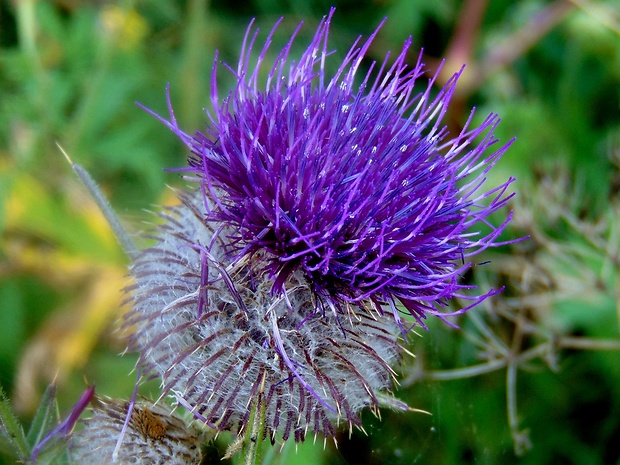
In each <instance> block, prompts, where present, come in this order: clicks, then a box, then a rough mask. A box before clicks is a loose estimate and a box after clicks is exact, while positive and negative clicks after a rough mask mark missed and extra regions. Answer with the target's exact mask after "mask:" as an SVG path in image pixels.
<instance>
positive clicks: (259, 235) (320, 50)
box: [160, 9, 513, 329]
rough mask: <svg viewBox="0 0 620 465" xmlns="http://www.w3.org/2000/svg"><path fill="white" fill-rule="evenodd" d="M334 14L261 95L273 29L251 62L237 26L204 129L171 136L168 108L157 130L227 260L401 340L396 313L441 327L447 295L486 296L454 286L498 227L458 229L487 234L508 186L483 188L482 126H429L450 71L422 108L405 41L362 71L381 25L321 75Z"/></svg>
mask: <svg viewBox="0 0 620 465" xmlns="http://www.w3.org/2000/svg"><path fill="white" fill-rule="evenodd" d="M333 13H334V10H333V9H332V11H331V12H330V14H329V15H328V16H327V17H326V18H324V19H323V21H322V22H321V23H320V25H319V27H318V29H317V31H316V34H315V36H314V39H313V40H312V42H311V43H310V46H309V47H308V48H307V50H306V51H305V52H304V53H303V54H302V56H301V58H300V59H299V60H297V61H295V60H293V58H292V57H291V56H290V51H291V47H292V44H293V41H294V39H295V35H296V33H295V34H293V37H292V38H291V39H290V41H289V42H288V44H287V45H286V46H285V47H284V49H283V50H282V51H281V52H280V53H279V55H278V56H277V59H276V60H275V63H274V65H273V66H272V67H271V68H270V69H269V73H268V77H267V79H266V82H264V83H261V80H260V78H259V75H260V74H261V71H262V70H263V69H264V68H265V66H266V65H265V64H264V61H265V57H266V54H267V51H268V49H269V46H270V42H271V37H272V36H273V34H274V32H275V29H276V28H275V27H274V29H273V30H272V31H271V33H270V34H269V37H268V39H267V40H266V42H265V45H263V47H262V49H260V52H259V54H258V59H257V61H256V62H255V63H252V60H251V55H252V54H251V52H252V50H254V49H255V48H257V44H256V40H257V32H258V31H257V30H256V31H255V30H253V28H252V25H250V27H249V28H248V31H247V34H246V37H245V40H244V46H243V50H242V54H241V58H240V60H239V64H238V66H237V68H236V69H232V68H229V67H226V68H227V69H228V70H229V71H230V72H232V73H233V74H234V75H235V77H236V79H237V85H236V87H235V88H234V89H233V90H232V91H231V92H230V93H229V94H227V95H225V96H224V97H223V98H220V94H219V91H218V89H217V85H216V71H217V68H218V64H217V58H216V64H215V65H214V68H213V77H212V103H213V107H214V108H215V111H214V113H212V114H209V120H210V121H209V125H208V127H207V128H206V130H204V131H202V132H196V133H195V134H193V135H190V134H188V133H186V132H184V131H183V130H182V129H180V128H179V127H178V125H177V122H176V120H175V117H174V114H173V111H172V107H171V106H170V107H169V111H170V120H169V121H165V120H163V121H164V122H165V123H166V124H167V125H168V127H169V128H170V129H172V130H173V131H174V133H175V134H177V135H178V136H179V137H180V138H181V140H182V141H183V142H184V143H185V144H186V145H187V146H188V147H189V149H190V150H191V156H190V158H189V164H190V168H187V169H185V170H186V171H190V172H192V173H194V174H196V175H198V176H199V178H200V179H201V182H202V188H203V191H204V195H205V197H208V198H210V199H214V207H212V208H211V207H209V206H208V203H209V202H210V201H209V202H205V207H206V208H208V210H207V211H206V217H205V220H206V221H212V220H216V221H221V222H223V223H226V224H228V225H230V227H231V229H232V230H233V231H234V233H233V235H234V237H233V238H231V239H232V240H233V243H234V244H235V245H236V247H237V256H244V255H248V256H250V255H253V254H256V253H257V252H260V253H261V255H262V256H263V259H264V261H265V267H266V269H267V270H268V271H269V273H270V276H271V277H272V280H273V287H272V292H274V293H275V294H278V293H281V292H282V291H283V290H284V287H283V285H284V283H285V282H286V281H287V279H289V277H290V276H291V275H292V274H293V273H295V272H296V271H297V270H301V271H303V273H304V274H305V275H306V276H307V277H308V279H309V281H310V282H311V283H312V286H313V290H314V292H316V293H317V294H318V295H320V296H322V297H329V298H330V299H331V300H332V301H334V302H336V305H339V303H343V302H348V303H353V302H360V301H362V300H365V299H370V300H371V301H372V302H374V305H375V306H376V308H377V310H379V312H381V311H382V310H381V309H382V308H384V307H385V306H386V305H387V308H389V309H390V310H389V312H390V313H393V314H394V316H395V317H396V319H397V321H398V323H399V325H400V326H401V329H403V325H402V323H401V322H400V319H399V316H398V311H397V310H396V308H397V307H396V304H397V303H398V302H400V303H402V305H404V307H406V308H407V310H408V311H409V312H410V313H411V315H412V316H413V317H414V318H415V319H416V320H417V322H418V323H420V324H422V319H423V318H425V317H426V315H427V314H434V315H439V316H442V317H443V316H445V315H447V313H446V312H445V305H446V302H447V301H448V300H449V299H450V298H451V297H454V296H459V297H464V298H466V299H470V300H472V301H473V303H472V305H470V306H469V307H471V306H473V305H475V304H477V303H478V302H480V301H481V300H483V299H484V298H486V297H487V296H489V295H491V294H493V293H495V292H497V291H496V290H491V291H489V292H487V293H486V294H483V295H480V296H475V297H472V296H465V295H462V293H461V291H462V290H463V289H464V288H469V287H470V286H466V285H463V284H460V283H459V281H458V280H459V276H460V275H462V274H463V272H464V271H465V270H466V269H468V268H469V267H470V266H471V262H469V261H468V259H469V258H470V257H472V256H473V255H475V254H477V253H479V252H481V251H482V250H484V249H486V248H487V247H492V246H497V245H499V244H500V243H499V242H498V241H497V238H498V236H499V235H500V233H501V232H502V230H503V229H504V227H505V226H506V224H507V223H508V221H509V220H510V216H511V215H510V214H509V215H508V217H507V219H506V220H505V221H504V222H503V223H502V224H501V225H500V226H499V227H493V226H491V229H490V232H489V233H488V234H486V235H481V234H479V233H476V232H471V231H470V227H471V226H473V225H475V224H476V223H483V224H485V225H487V226H490V224H489V222H488V221H487V217H488V216H489V215H491V214H492V213H494V212H496V211H497V210H499V209H500V208H502V207H504V206H505V204H506V202H507V201H508V199H509V198H510V197H511V196H512V195H511V194H510V193H508V187H509V185H510V184H511V183H512V181H513V179H512V178H511V179H508V180H507V181H506V182H505V183H503V184H501V185H499V186H494V187H492V188H487V187H486V186H485V181H486V176H487V173H488V171H489V170H490V169H491V168H492V166H493V165H494V164H495V163H496V162H497V160H498V159H499V158H500V157H501V155H502V154H503V153H504V151H505V150H506V149H507V147H508V145H510V142H508V143H507V144H505V145H503V146H501V147H499V148H497V149H493V150H490V149H491V147H492V146H494V145H495V144H496V143H497V142H498V140H497V139H496V137H495V136H494V135H493V130H494V128H495V127H496V126H497V124H498V123H499V118H498V116H497V115H495V114H491V115H489V116H488V117H487V118H486V119H485V120H484V121H483V122H482V124H481V125H480V126H478V127H473V128H472V127H470V123H471V121H472V116H473V111H472V116H470V118H469V120H468V121H467V123H466V125H465V127H464V129H463V130H462V131H461V132H460V133H459V134H458V135H456V136H455V137H451V136H449V134H448V131H447V129H446V127H445V125H443V124H442V118H443V116H444V114H445V113H446V110H447V108H448V105H449V103H450V99H451V97H452V94H453V92H454V88H455V86H456V83H457V80H458V78H459V76H460V74H461V72H462V70H461V71H459V72H458V73H456V74H454V75H453V76H452V77H451V78H450V79H449V80H448V82H447V83H446V84H445V86H444V87H443V88H442V89H441V90H440V91H439V92H438V93H437V94H436V95H435V96H433V95H432V94H433V93H432V86H433V84H434V81H435V78H433V79H431V80H430V82H428V84H427V85H426V89H425V90H424V91H422V92H421V93H417V92H416V90H415V86H416V85H417V84H419V80H420V78H421V77H422V75H423V73H424V65H423V64H422V62H421V60H420V58H418V60H417V62H416V63H415V64H414V65H413V66H410V65H409V64H408V62H407V54H408V51H409V48H410V46H411V39H408V40H407V41H406V42H405V43H404V45H403V48H402V50H401V51H400V53H399V54H398V56H397V57H396V58H395V59H394V60H393V62H392V64H389V63H388V58H389V54H388V56H386V57H385V60H384V61H383V62H382V63H372V64H371V66H370V69H369V70H368V71H363V69H364V68H363V61H364V59H365V57H366V55H367V53H368V50H369V48H370V46H371V44H372V42H373V40H374V39H375V37H376V35H377V33H378V31H379V28H380V27H381V25H380V26H379V28H377V30H376V31H375V32H374V33H373V34H372V35H371V36H370V37H369V38H368V40H366V41H365V42H362V41H361V40H360V39H358V40H357V41H356V42H355V43H354V45H353V46H352V47H351V49H350V50H349V52H348V53H347V55H346V57H345V58H344V60H343V62H342V63H341V64H340V66H339V68H338V70H337V71H336V73H335V74H334V75H333V76H331V77H330V76H327V75H326V71H325V62H326V60H327V59H328V57H329V55H330V52H329V49H328V45H327V42H328V41H327V39H328V32H329V27H330V21H331V19H332V15H333ZM276 27H277V25H276ZM297 30H299V28H298V29H297ZM296 32H297V31H296ZM169 105H170V104H169ZM160 119H161V118H160ZM469 307H468V308H469ZM464 310H466V309H463V310H461V311H464Z"/></svg>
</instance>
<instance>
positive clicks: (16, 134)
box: [0, 0, 620, 465]
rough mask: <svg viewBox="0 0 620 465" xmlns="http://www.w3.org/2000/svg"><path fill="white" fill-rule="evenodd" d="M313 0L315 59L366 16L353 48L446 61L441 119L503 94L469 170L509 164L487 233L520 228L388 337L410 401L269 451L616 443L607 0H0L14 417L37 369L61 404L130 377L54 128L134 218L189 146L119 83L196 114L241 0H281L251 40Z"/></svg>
mask: <svg viewBox="0 0 620 465" xmlns="http://www.w3.org/2000/svg"><path fill="white" fill-rule="evenodd" d="M331 5H334V6H336V7H337V11H336V14H335V16H334V20H333V23H332V28H331V32H330V46H331V48H332V49H334V50H336V53H335V55H334V56H333V57H332V59H331V61H330V64H329V65H328V68H329V69H334V67H335V66H337V64H338V61H339V59H341V58H342V57H343V56H344V54H345V53H346V51H347V50H348V47H349V46H350V44H351V43H352V42H353V41H354V40H355V38H356V37H357V36H358V35H360V34H362V35H365V36H368V35H369V34H370V33H371V32H372V31H373V30H374V29H375V28H376V26H377V25H378V23H379V22H380V21H381V20H382V19H383V18H384V17H386V16H387V17H388V18H389V19H388V21H387V23H386V25H385V26H384V27H383V28H382V30H381V32H380V33H379V36H378V38H377V40H376V41H375V43H374V45H373V47H372V48H371V50H370V52H369V57H370V58H371V59H375V60H381V59H383V57H384V56H385V53H386V51H387V50H392V52H393V53H395V52H397V51H398V50H400V47H401V46H402V43H403V41H404V40H405V39H406V38H407V37H408V36H410V35H411V36H413V42H414V47H413V48H414V49H415V50H416V53H412V54H411V56H410V60H411V62H412V63H414V60H415V58H416V54H417V50H418V49H420V48H424V57H425V63H427V65H428V68H429V75H431V74H432V72H433V70H434V69H436V68H437V66H438V64H439V61H440V60H441V59H442V58H445V59H446V61H445V63H444V71H445V72H450V73H451V72H455V71H457V70H458V69H459V68H460V67H461V65H462V64H463V63H467V68H466V70H465V73H464V75H463V77H462V79H461V81H460V85H459V90H458V91H457V93H456V95H455V96H454V99H453V102H452V105H451V108H450V111H449V113H448V115H447V117H446V123H447V124H448V125H449V127H450V128H451V130H457V129H458V128H459V126H460V125H462V124H463V123H464V122H465V120H466V118H467V116H468V114H469V109H470V108H471V107H472V106H475V107H476V108H477V113H476V114H477V115H478V116H477V120H478V121H480V120H481V118H482V116H484V115H486V114H488V113H489V112H491V111H492V112H497V113H499V114H500V115H501V117H502V123H501V125H500V127H499V129H498V131H497V134H498V135H499V136H500V138H501V139H502V140H503V141H507V140H509V139H510V138H512V137H515V136H516V137H517V141H516V142H515V143H514V144H513V146H512V147H511V148H510V150H509V151H508V152H507V153H506V155H505V156H504V157H503V159H502V160H501V162H500V163H499V164H498V165H497V166H496V168H494V170H493V172H492V173H491V174H490V178H491V180H490V181H491V182H496V183H499V182H502V181H503V180H505V179H506V178H507V177H508V176H515V177H517V178H518V181H517V182H516V183H515V184H514V186H515V190H516V191H517V196H516V198H515V200H514V201H513V202H512V204H511V207H510V208H511V209H513V210H514V212H515V213H514V214H515V217H514V219H513V222H512V226H510V227H509V230H508V231H507V233H506V234H505V237H506V239H510V238H516V237H519V236H526V235H529V236H530V239H529V240H527V241H524V242H520V243H517V244H513V245H511V246H506V247H503V248H500V249H497V250H493V251H489V252H488V253H486V254H484V255H483V256H479V257H477V258H476V261H477V262H483V261H486V260H490V261H491V262H490V263H489V264H486V265H484V266H480V267H476V268H475V270H474V271H473V272H472V273H470V274H468V275H467V276H465V277H464V279H465V280H468V281H470V282H474V283H476V284H478V285H480V286H481V287H482V289H489V288H490V287H492V286H496V287H497V286H505V291H504V293H503V294H502V295H501V296H496V297H494V298H492V299H489V300H488V301H486V302H485V303H484V304H483V305H481V306H480V307H478V308H477V309H475V310H473V311H471V312H470V313H469V314H468V315H467V316H464V317H459V318H455V319H453V320H451V321H452V322H453V323H454V324H455V325H458V328H456V327H455V328H452V327H450V326H448V325H446V324H444V323H441V322H439V321H432V322H430V324H429V331H424V330H419V331H418V333H419V335H412V336H411V337H410V340H409V341H408V342H407V343H408V349H409V350H410V351H411V352H413V353H414V354H415V355H416V358H415V359H413V358H411V357H409V356H406V357H405V358H404V359H403V363H402V366H401V367H400V372H401V377H400V380H401V386H400V387H399V388H398V389H397V391H396V392H397V395H398V396H399V397H400V398H402V399H403V400H405V401H407V402H408V403H409V405H411V406H413V407H415V408H419V409H422V410H425V411H428V412H430V413H431V415H426V414H423V413H415V412H410V413H392V412H389V411H384V412H383V413H382V420H381V421H379V420H378V419H376V418H374V417H372V415H371V414H370V413H368V412H365V413H364V414H363V420H364V425H365V430H366V432H367V433H368V434H367V435H365V434H364V433H363V432H359V431H355V432H354V434H353V435H352V437H351V438H349V436H348V434H347V433H346V432H345V433H343V434H342V435H341V436H338V438H337V440H338V447H337V448H336V447H335V446H334V442H333V441H331V440H330V441H328V442H327V446H326V448H323V441H322V438H318V439H317V442H316V444H313V443H312V441H308V442H307V443H305V444H303V445H300V446H299V450H298V452H297V453H296V452H295V446H294V445H289V446H287V448H285V450H284V452H283V454H282V455H277V454H271V455H269V456H268V457H267V460H268V461H271V462H278V461H279V462H280V463H287V464H293V463H316V464H321V463H325V464H328V463H329V464H349V463H350V464H357V465H362V464H383V463H387V464H412V463H419V464H426V463H442V464H469V463H471V464H474V463H475V464H497V463H502V464H512V463H519V464H584V465H585V464H593V465H594V464H620V354H619V352H618V350H619V349H620V340H619V337H618V329H619V317H620V275H619V273H618V270H619V267H620V256H619V252H618V250H619V248H620V239H619V237H620V6H618V4H617V2H614V1H600V2H598V1H573V2H568V1H555V2H551V1H541V0H532V1H509V0H493V1H488V2H485V1H480V0H471V1H456V0H451V1H441V2H434V1H428V0H426V1H419V0H374V1H370V0H363V1H353V0H343V1H332V2H327V1H318V0H314V1H308V2H295V1H293V0H289V1H275V0H254V1H236V2H231V1H223V0H220V1H207V0H195V1H192V0H188V1H185V2H173V1H165V0H159V1H158V0H142V1H137V0H136V1H116V2H115V1H110V2H97V1H80V0H64V1H60V0H58V1H34V0H13V1H2V2H0V384H1V385H2V386H3V387H4V389H5V391H7V393H8V395H9V397H10V398H11V399H12V401H13V408H14V410H15V411H16V413H17V414H18V416H19V417H20V418H21V419H22V420H23V421H24V423H25V424H28V422H29V421H31V418H32V415H33V412H34V409H35V408H36V405H37V403H38V399H39V397H40V396H41V394H42V392H43V390H44V388H45V386H46V385H47V384H48V383H50V382H51V381H52V380H53V379H56V382H57V384H58V386H59V408H60V411H61V414H66V413H67V412H68V410H69V409H70V407H71V405H72V404H73V403H74V402H75V400H76V399H77V398H79V396H80V394H81V392H82V391H83V390H84V388H85V386H86V383H95V384H96V385H97V392H98V393H99V394H102V395H108V396H113V397H124V398H127V397H129V396H130V395H131V390H132V386H133V382H134V377H133V375H130V374H129V373H130V371H131V370H132V368H133V364H134V361H135V357H133V356H132V355H131V354H129V355H127V356H125V357H119V356H118V354H119V353H120V352H122V351H123V349H124V347H125V339H124V336H123V334H122V331H119V330H118V328H117V326H116V324H115V323H114V322H115V320H116V318H117V317H118V315H119V313H120V312H121V311H123V307H121V302H122V300H123V296H122V294H121V292H120V289H121V288H122V287H123V286H124V284H125V283H126V278H125V277H124V276H125V270H126V266H127V262H126V260H125V258H124V256H123V254H122V251H121V250H120V248H119V247H118V245H117V244H116V242H115V241H114V238H113V236H112V234H111V232H110V231H109V229H108V227H107V225H106V224H105V222H104V221H103V219H102V218H101V216H100V215H99V213H98V211H97V210H96V207H94V206H93V204H92V202H90V201H89V200H88V199H87V194H86V193H85V191H84V188H83V187H82V186H81V185H80V184H79V182H78V181H77V180H76V179H75V176H74V175H73V173H72V171H71V169H70V166H69V165H68V164H67V162H66V161H65V159H64V157H63V156H62V155H61V153H60V152H59V150H58V148H57V147H56V143H59V144H60V145H62V146H63V147H64V149H65V150H66V151H67V152H68V153H69V154H70V155H71V157H72V158H73V159H74V161H76V162H78V163H80V164H81V165H82V166H84V167H85V168H86V169H88V170H89V172H90V173H91V175H92V176H93V177H94V178H95V179H96V180H97V181H98V182H99V183H100V185H101V188H102V189H103V191H104V192H105V193H106V195H107V196H108V197H109V199H110V201H111V203H112V205H113V206H114V208H115V209H116V211H117V212H118V213H119V215H120V217H121V219H122V221H123V223H124V225H125V226H126V228H127V229H128V230H129V232H130V234H132V235H135V236H136V237H137V236H138V235H139V234H140V232H141V231H143V230H144V229H147V228H148V226H147V225H145V222H149V221H152V220H153V218H152V216H151V214H150V213H149V212H147V211H145V210H153V209H155V208H156V207H155V206H154V205H161V204H169V203H171V202H173V201H174V195H173V193H172V192H171V190H170V189H168V188H167V185H173V186H177V187H179V186H183V181H182V180H181V179H180V178H179V176H178V175H177V174H174V173H170V172H166V171H164V168H174V167H179V166H183V164H184V163H185V159H184V157H185V156H186V153H185V150H184V148H183V147H182V146H181V144H180V143H179V142H178V141H177V140H176V138H175V137H174V136H173V135H172V134H171V133H170V132H169V131H168V130H167V129H166V128H164V127H163V126H162V125H161V124H160V123H158V122H157V121H156V120H155V119H154V118H153V117H151V116H149V115H148V114H147V113H145V112H144V111H142V110H141V109H139V108H138V107H137V106H136V105H134V102H135V101H138V102H141V103H142V104H144V105H146V106H147V107H149V108H152V109H153V110H155V111H156V112H160V113H162V114H165V112H166V102H165V87H166V85H167V84H168V83H169V84H170V86H171V95H172V100H173V102H174V106H175V111H176V116H177V118H178V120H179V123H180V126H181V127H183V128H186V130H187V131H188V132H191V131H193V130H195V129H200V128H202V127H204V124H205V122H206V118H205V113H204V110H205V108H207V109H208V105H209V92H210V76H211V72H210V70H211V66H212V62H213V58H214V52H215V50H216V49H218V50H219V53H220V55H219V57H220V59H222V60H223V61H225V62H227V63H229V64H232V65H235V64H236V60H237V57H238V54H239V49H240V45H241V41H242V39H243V33H244V31H245V29H246V26H247V24H248V23H249V21H250V20H251V19H252V18H256V24H257V25H258V26H259V27H260V28H261V31H262V32H263V33H265V32H266V31H269V29H270V28H271V27H272V25H273V24H274V22H275V21H276V20H277V19H278V18H279V17H281V16H284V21H283V23H282V25H281V26H280V28H279V29H278V32H277V34H276V37H275V39H274V46H273V48H272V52H271V54H270V55H269V58H270V59H273V58H274V56H275V53H276V51H277V50H278V47H279V46H281V45H283V44H284V43H286V41H287V38H288V37H289V35H290V33H291V32H292V31H293V30H294V28H295V27H296V26H297V24H298V23H299V22H300V21H304V23H305V26H304V28H303V29H302V31H301V33H300V34H299V38H298V40H297V42H296V45H295V48H294V51H293V52H292V55H293V56H295V54H296V53H300V52H301V50H303V48H304V47H305V46H306V45H307V43H308V41H309V39H310V37H311V36H312V34H313V32H314V28H315V26H316V24H317V23H318V21H319V20H320V18H321V17H322V16H323V15H325V14H326V13H327V12H328V11H329V7H330V6H331ZM263 37H264V35H263ZM442 76H443V75H442ZM441 79H442V77H440V79H439V80H441ZM219 81H220V82H219V86H220V91H221V92H222V93H223V94H224V93H225V90H226V89H230V88H231V86H232V85H233V82H232V76H231V75H230V74H228V73H226V72H220V74H219ZM498 221H499V218H498ZM458 305H459V302H455V306H457V307H458ZM472 367H473V368H472ZM495 368H496V369H495ZM459 370H460V371H459ZM473 374H478V376H473V377H469V375H473ZM143 394H144V395H153V396H156V395H157V390H156V385H147V386H145V387H144V392H143ZM228 439H229V438H227V437H223V438H222V439H220V440H218V442H217V443H215V444H211V445H209V446H208V452H209V460H212V461H213V463H220V462H219V456H221V454H222V453H223V450H224V448H225V444H226V441H227V440H228ZM0 446H2V447H1V448H0V451H2V453H3V454H4V455H5V456H6V459H2V458H0V463H13V462H14V460H15V459H14V458H11V455H10V449H9V448H8V446H6V445H5V444H3V443H2V442H1V441H0ZM2 460H5V462H2Z"/></svg>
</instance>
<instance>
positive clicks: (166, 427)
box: [71, 399, 201, 465]
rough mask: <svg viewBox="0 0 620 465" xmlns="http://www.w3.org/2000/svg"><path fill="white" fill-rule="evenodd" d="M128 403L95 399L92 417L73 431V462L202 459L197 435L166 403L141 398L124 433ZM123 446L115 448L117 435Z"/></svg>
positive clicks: (172, 463)
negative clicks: (78, 429)
mask: <svg viewBox="0 0 620 465" xmlns="http://www.w3.org/2000/svg"><path fill="white" fill-rule="evenodd" d="M128 406H129V402H125V401H120V400H115V399H109V400H102V399H98V400H97V405H96V406H95V407H94V408H93V416H92V417H90V418H88V419H87V420H85V426H84V428H83V429H82V430H81V431H78V432H76V433H75V434H74V436H73V438H72V444H71V458H72V460H73V462H74V463H78V464H89V465H99V464H102V465H109V464H110V463H118V464H120V465H130V464H136V463H149V464H153V465H191V464H199V463H200V460H201V451H200V435H199V434H198V432H197V431H195V430H194V429H193V428H192V427H191V426H189V425H187V424H186V423H185V421H184V420H183V419H181V418H180V417H178V416H177V415H176V414H175V413H173V412H172V411H171V409H170V407H169V406H167V405H165V404H153V403H151V402H147V401H143V402H139V403H136V404H135V405H134V406H133V409H132V411H131V416H130V418H129V422H128V427H127V428H126V430H125V431H124V433H123V427H124V425H125V420H126V416H127V411H128ZM121 436H122V447H120V448H118V451H117V452H116V454H115V451H116V449H117V443H118V440H119V437H121Z"/></svg>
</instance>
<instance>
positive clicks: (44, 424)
mask: <svg viewBox="0 0 620 465" xmlns="http://www.w3.org/2000/svg"><path fill="white" fill-rule="evenodd" d="M58 420H59V418H58V408H57V404H56V386H55V385H54V384H50V385H49V386H48V387H47V389H46V390H45V393H44V394H43V398H42V399H41V403H40V404H39V407H38V408H37V413H35V415H34V419H33V420H32V424H31V425H30V429H29V430H28V435H27V436H26V439H27V440H28V444H29V445H30V447H31V448H32V447H34V446H35V445H36V444H38V443H39V442H41V441H42V440H43V438H44V437H45V434H46V433H48V432H50V431H51V430H52V429H53V428H54V427H55V426H56V425H57V424H58Z"/></svg>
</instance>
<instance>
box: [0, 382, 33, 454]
mask: <svg viewBox="0 0 620 465" xmlns="http://www.w3.org/2000/svg"><path fill="white" fill-rule="evenodd" d="M0 422H1V426H2V429H0V432H1V433H2V435H3V436H5V437H6V438H7V439H8V440H9V442H10V443H11V445H12V446H13V448H14V449H15V451H16V452H17V455H18V456H19V457H20V458H22V459H26V458H27V457H28V456H29V455H30V452H29V451H30V448H29V447H28V443H27V441H26V436H24V430H23V428H22V425H21V424H20V423H19V420H18V419H17V417H16V416H15V415H14V414H13V411H12V409H11V403H10V402H9V399H8V398H7V397H6V395H5V394H4V390H3V389H2V387H1V386H0Z"/></svg>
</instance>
